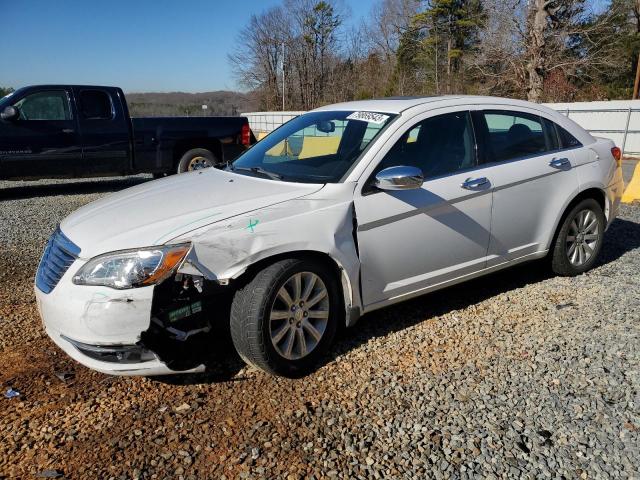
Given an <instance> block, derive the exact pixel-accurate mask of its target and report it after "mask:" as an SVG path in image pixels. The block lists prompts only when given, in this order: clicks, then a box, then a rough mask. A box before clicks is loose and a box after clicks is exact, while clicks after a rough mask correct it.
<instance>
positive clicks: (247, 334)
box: [231, 259, 343, 378]
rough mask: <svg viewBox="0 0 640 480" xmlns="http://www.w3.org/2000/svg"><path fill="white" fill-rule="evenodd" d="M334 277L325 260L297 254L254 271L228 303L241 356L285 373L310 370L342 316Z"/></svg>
mask: <svg viewBox="0 0 640 480" xmlns="http://www.w3.org/2000/svg"><path fill="white" fill-rule="evenodd" d="M334 277H335V275H334V274H333V272H331V271H330V269H329V268H327V267H325V266H324V265H322V264H319V263H316V262H311V261H306V260H300V259H287V260H282V261H280V262H277V263H274V264H273V265H270V266H268V267H266V268H265V269H264V270H262V271H260V272H258V274H257V275H256V276H255V277H254V278H253V280H251V281H250V282H249V283H248V284H247V285H246V286H244V287H243V288H241V289H239V290H238V291H237V292H236V294H235V296H234V299H233V303H232V306H231V338H232V340H233V344H234V346H235V347H236V350H237V351H238V353H239V354H240V356H241V357H242V359H243V360H244V361H245V362H247V363H249V364H251V365H253V366H255V367H257V368H260V369H262V370H264V371H266V372H268V373H272V374H275V375H281V376H284V377H289V378H296V377H301V376H303V375H305V374H306V373H308V372H310V371H312V370H313V369H314V367H315V366H316V365H317V363H318V360H319V359H320V358H321V357H322V355H323V354H324V352H325V351H326V350H327V348H328V347H329V345H331V342H332V341H333V337H334V335H335V332H336V326H337V324H338V322H339V319H340V318H341V317H342V315H341V312H342V311H343V308H342V302H341V300H340V298H341V297H340V295H339V292H338V288H337V286H336V285H338V284H339V283H338V282H336V280H335V278H334Z"/></svg>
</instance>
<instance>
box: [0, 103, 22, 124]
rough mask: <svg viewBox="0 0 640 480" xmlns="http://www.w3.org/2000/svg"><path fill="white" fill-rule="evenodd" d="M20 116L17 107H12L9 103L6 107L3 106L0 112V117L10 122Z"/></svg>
mask: <svg viewBox="0 0 640 480" xmlns="http://www.w3.org/2000/svg"><path fill="white" fill-rule="evenodd" d="M19 116H20V110H18V108H17V107H13V106H11V105H9V106H8V107H4V110H2V112H1V113H0V118H1V119H2V120H6V121H7V122H10V121H12V120H17V119H18V117H19Z"/></svg>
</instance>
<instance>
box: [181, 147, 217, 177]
mask: <svg viewBox="0 0 640 480" xmlns="http://www.w3.org/2000/svg"><path fill="white" fill-rule="evenodd" d="M217 164H218V159H217V158H216V156H215V155H214V154H213V153H212V152H211V151H210V150H207V149H206V148H192V149H191V150H189V151H187V152H186V153H185V154H184V155H182V157H181V158H180V161H179V162H178V173H184V172H190V171H192V170H199V169H201V168H208V167H214V166H216V165H217Z"/></svg>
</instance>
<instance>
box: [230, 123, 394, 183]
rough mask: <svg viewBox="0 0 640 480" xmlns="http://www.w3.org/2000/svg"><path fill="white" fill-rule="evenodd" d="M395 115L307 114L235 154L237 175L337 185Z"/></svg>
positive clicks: (232, 165) (232, 166) (234, 166)
mask: <svg viewBox="0 0 640 480" xmlns="http://www.w3.org/2000/svg"><path fill="white" fill-rule="evenodd" d="M394 116H395V115H391V114H387V113H377V112H362V111H340V112H337V111H322V112H311V113H306V114H304V115H301V116H299V117H296V118H294V119H293V120H291V121H289V122H287V123H285V124H284V125H283V126H281V127H280V128H278V129H277V130H274V131H273V132H272V133H270V134H269V135H268V136H267V137H265V138H264V140H262V141H260V142H258V143H257V144H255V145H254V146H253V147H251V148H250V149H249V150H248V151H247V152H245V153H244V154H243V155H242V156H240V157H239V158H238V159H237V160H236V161H235V162H233V164H231V166H230V169H231V170H233V171H235V172H237V173H244V174H249V175H256V176H263V177H265V178H275V179H279V180H285V181H292V182H304V183H337V182H339V181H340V180H341V179H342V177H343V176H344V174H345V173H346V172H347V171H348V170H349V169H350V168H351V166H352V165H353V164H354V162H355V161H356V160H357V159H358V157H359V156H360V154H361V153H362V152H363V150H364V149H365V148H366V147H367V145H369V144H370V143H371V142H372V141H373V139H374V138H376V136H377V135H378V134H379V133H380V131H381V130H382V129H383V128H384V127H385V126H386V125H387V124H388V123H389V122H390V121H391V120H392V118H393V117H394Z"/></svg>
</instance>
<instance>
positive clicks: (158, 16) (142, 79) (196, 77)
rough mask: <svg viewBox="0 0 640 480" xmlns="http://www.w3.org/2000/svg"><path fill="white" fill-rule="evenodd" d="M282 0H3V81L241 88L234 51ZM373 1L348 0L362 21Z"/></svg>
mask: <svg viewBox="0 0 640 480" xmlns="http://www.w3.org/2000/svg"><path fill="white" fill-rule="evenodd" d="M280 3H281V2H280V0H173V1H172V0H128V1H125V0H103V1H94V0H55V1H54V0H0V19H1V20H2V40H1V41H0V86H2V87H14V88H19V87H22V86H25V85H33V84H42V83H72V84H94V85H96V84H100V85H114V86H119V87H122V88H123V89H124V90H125V92H152V91H153V92H170V91H182V92H204V91H212V90H240V89H241V88H240V86H239V85H238V84H237V82H236V81H235V79H234V78H233V75H232V71H231V67H230V66H229V62H228V61H227V54H228V53H230V52H232V51H233V49H234V45H235V42H236V39H237V36H238V32H239V31H240V30H241V29H242V28H243V27H244V26H245V25H246V24H247V22H248V21H249V17H250V16H251V14H252V13H260V12H262V11H263V10H265V9H267V8H268V7H270V6H273V5H278V4H280ZM371 3H372V0H345V4H346V7H347V8H348V9H349V10H350V15H349V16H348V18H347V22H349V23H356V22H358V21H359V20H360V19H362V18H363V17H364V16H365V15H366V14H367V13H368V12H369V8H370V5H371Z"/></svg>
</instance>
